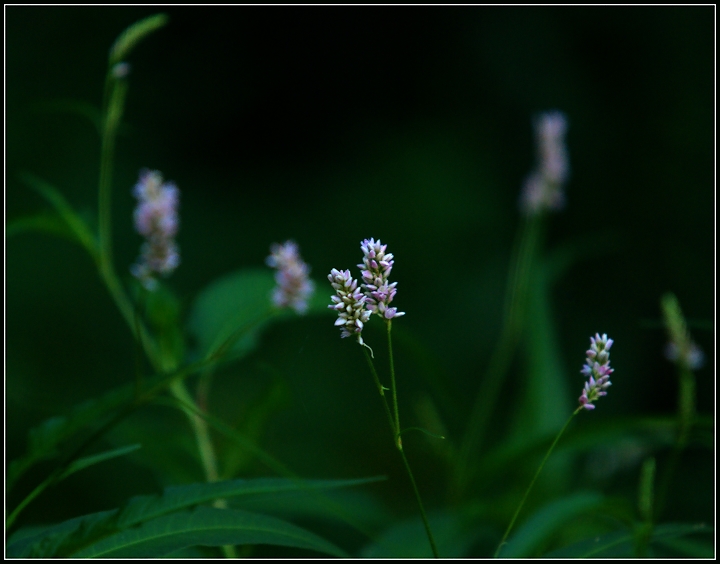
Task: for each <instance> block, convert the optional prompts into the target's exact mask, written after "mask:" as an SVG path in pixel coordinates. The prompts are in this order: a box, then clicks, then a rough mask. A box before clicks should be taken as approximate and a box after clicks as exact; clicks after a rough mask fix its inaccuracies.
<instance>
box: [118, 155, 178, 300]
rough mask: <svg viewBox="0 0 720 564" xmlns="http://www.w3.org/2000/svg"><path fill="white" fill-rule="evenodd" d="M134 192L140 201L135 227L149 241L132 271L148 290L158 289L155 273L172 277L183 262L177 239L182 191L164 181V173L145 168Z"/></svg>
mask: <svg viewBox="0 0 720 564" xmlns="http://www.w3.org/2000/svg"><path fill="white" fill-rule="evenodd" d="M133 195H134V196H135V197H136V198H137V200H138V204H137V207H136V208H135V229H136V230H137V232H138V233H140V235H142V236H143V237H145V243H143V245H142V247H141V249H140V257H139V258H138V262H137V263H135V264H134V265H133V266H132V267H130V271H131V272H132V274H133V275H134V276H135V277H136V278H138V280H140V281H141V282H142V283H143V285H144V286H145V287H146V288H147V289H148V290H154V289H155V288H156V287H157V280H156V278H155V275H157V274H159V275H162V276H169V275H170V274H171V273H172V272H173V271H174V270H175V269H176V268H177V267H178V265H179V264H180V253H179V250H178V247H177V245H176V244H175V240H174V238H175V235H176V234H177V231H178V227H179V221H178V213H177V209H178V204H179V196H180V193H179V191H178V189H177V187H176V186H175V184H173V183H172V182H165V183H163V178H162V174H161V173H160V172H158V171H151V170H147V169H144V170H142V171H140V180H139V181H138V183H137V184H136V185H135V188H134V190H133Z"/></svg>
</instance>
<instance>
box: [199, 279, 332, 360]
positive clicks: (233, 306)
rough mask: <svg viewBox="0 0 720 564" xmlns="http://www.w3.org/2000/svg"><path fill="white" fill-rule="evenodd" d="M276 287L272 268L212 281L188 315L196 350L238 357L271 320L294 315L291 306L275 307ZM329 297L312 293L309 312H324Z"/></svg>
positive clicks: (251, 348)
mask: <svg viewBox="0 0 720 564" xmlns="http://www.w3.org/2000/svg"><path fill="white" fill-rule="evenodd" d="M274 287H275V278H274V275H273V272H272V271H271V270H270V269H269V268H267V269H257V268H252V269H243V270H240V271H237V272H233V273H231V274H228V275H226V276H223V277H222V278H219V279H217V280H215V281H214V282H212V283H211V284H210V285H209V286H208V287H207V288H205V289H204V290H203V291H202V292H200V294H199V295H198V296H197V298H196V299H195V302H194V303H193V305H192V307H191V309H190V315H189V318H188V330H189V332H190V333H191V334H192V335H193V336H194V337H195V339H196V341H197V354H198V355H199V356H200V357H201V358H206V357H207V356H209V355H211V354H220V353H222V354H227V355H228V356H229V357H230V358H234V359H237V358H240V357H242V356H244V355H246V354H248V353H249V352H250V351H252V350H253V349H254V348H255V347H256V346H257V343H258V338H259V336H260V333H261V332H262V331H263V330H264V329H265V328H266V327H267V325H268V324H269V323H271V322H273V321H278V320H283V319H290V318H293V317H296V314H295V313H294V312H293V311H292V310H288V309H284V310H278V309H277V308H275V307H273V305H272V302H271V294H272V290H273V288H274ZM328 303H329V299H324V298H323V296H318V295H317V292H316V293H315V296H313V298H312V299H311V300H310V302H309V304H308V306H309V307H308V311H307V312H306V315H308V314H317V313H324V314H327V313H328V312H329V311H330V310H328V308H327V304H328Z"/></svg>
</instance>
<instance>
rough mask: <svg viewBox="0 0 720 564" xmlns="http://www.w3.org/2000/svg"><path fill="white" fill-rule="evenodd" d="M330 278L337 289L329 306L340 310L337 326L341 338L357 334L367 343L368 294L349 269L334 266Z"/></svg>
mask: <svg viewBox="0 0 720 564" xmlns="http://www.w3.org/2000/svg"><path fill="white" fill-rule="evenodd" d="M328 280H330V284H331V285H332V287H333V289H334V290H335V295H334V296H331V297H330V299H331V300H332V302H333V303H332V304H330V305H329V306H328V307H329V308H330V309H334V310H335V311H337V312H338V318H337V320H336V321H335V326H336V327H340V329H341V331H342V332H341V334H340V337H341V338H343V339H344V338H345V337H351V336H353V335H355V336H356V337H357V340H358V343H360V344H361V345H364V346H367V345H365V342H364V341H363V339H362V330H363V327H365V323H367V320H368V319H370V313H371V312H370V310H368V309H366V308H365V302H366V300H367V298H366V296H365V295H364V294H363V293H362V292H361V291H360V289H359V288H358V283H357V280H355V279H354V278H353V277H352V276H351V274H350V271H349V270H345V271H340V270H337V269H336V268H333V269H332V270H331V271H330V274H328Z"/></svg>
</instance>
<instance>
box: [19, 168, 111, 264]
mask: <svg viewBox="0 0 720 564" xmlns="http://www.w3.org/2000/svg"><path fill="white" fill-rule="evenodd" d="M20 179H21V180H22V181H23V182H25V183H26V184H27V185H28V186H30V187H31V188H33V189H35V190H37V191H38V192H39V193H40V194H41V195H42V196H43V197H44V198H45V199H46V200H47V201H48V202H50V204H52V206H53V207H54V208H55V210H56V211H57V212H58V213H59V214H60V217H61V218H62V219H63V220H64V221H65V223H66V224H67V226H68V228H69V229H70V230H71V231H72V232H73V233H74V234H75V237H77V239H78V241H80V243H81V244H82V245H83V247H85V248H86V249H87V251H88V252H89V253H90V255H91V256H92V257H93V258H96V257H97V254H98V245H97V240H96V238H95V235H93V233H92V231H91V230H90V228H89V227H88V225H87V223H85V221H84V220H83V219H82V218H81V217H80V216H79V215H78V214H77V213H76V212H75V210H73V209H72V206H71V205H70V204H69V203H68V201H67V200H66V199H65V196H63V195H62V194H61V193H60V191H59V190H58V189H57V188H55V187H54V186H52V185H51V184H48V183H47V182H45V181H44V180H41V179H40V178H38V177H36V176H34V175H32V174H28V173H22V174H21V175H20Z"/></svg>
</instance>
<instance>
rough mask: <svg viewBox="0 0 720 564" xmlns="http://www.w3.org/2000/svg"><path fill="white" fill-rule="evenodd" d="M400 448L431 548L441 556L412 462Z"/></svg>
mask: <svg viewBox="0 0 720 564" xmlns="http://www.w3.org/2000/svg"><path fill="white" fill-rule="evenodd" d="M398 450H399V451H400V456H402V459H403V462H404V463H405V469H406V470H407V473H408V476H410V482H411V483H412V487H413V491H414V492H415V499H417V502H418V506H419V507H420V515H421V516H422V520H423V524H424V525H425V532H426V533H427V537H428V540H429V541H430V548H431V549H432V552H433V556H434V557H435V558H440V554H439V553H438V549H437V545H436V544H435V537H433V534H432V531H431V530H430V522H429V521H428V518H427V515H426V514H425V508H424V507H423V502H422V499H421V498H420V492H419V491H418V488H417V484H416V483H415V477H414V476H413V473H412V470H410V464H408V461H407V457H406V456H405V451H404V450H403V449H402V446H400V447H398Z"/></svg>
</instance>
